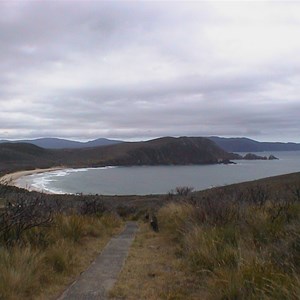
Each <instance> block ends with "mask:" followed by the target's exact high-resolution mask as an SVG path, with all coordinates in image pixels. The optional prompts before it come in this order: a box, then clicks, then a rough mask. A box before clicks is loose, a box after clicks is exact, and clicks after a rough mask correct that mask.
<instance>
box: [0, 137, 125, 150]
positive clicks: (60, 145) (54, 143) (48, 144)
mask: <svg viewBox="0 0 300 300" xmlns="http://www.w3.org/2000/svg"><path fill="white" fill-rule="evenodd" d="M0 143H29V144H33V145H35V146H38V147H41V148H45V149H75V148H91V147H100V146H108V145H115V144H119V143H122V141H118V140H109V139H105V138H99V139H96V140H92V141H88V142H78V141H71V140H65V139H58V138H41V139H34V140H16V141H8V140H0Z"/></svg>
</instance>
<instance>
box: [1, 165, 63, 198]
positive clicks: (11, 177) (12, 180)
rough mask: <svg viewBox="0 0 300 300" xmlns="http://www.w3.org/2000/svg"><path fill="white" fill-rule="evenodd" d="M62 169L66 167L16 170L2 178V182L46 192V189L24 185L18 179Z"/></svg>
mask: <svg viewBox="0 0 300 300" xmlns="http://www.w3.org/2000/svg"><path fill="white" fill-rule="evenodd" d="M62 169H65V168H64V167H53V168H48V169H34V170H28V171H18V172H14V173H9V174H6V175H4V176H2V177H1V178H0V184H4V185H11V186H16V187H19V188H24V189H27V190H29V191H33V190H35V191H38V192H44V191H40V190H37V189H35V188H33V187H32V186H27V185H26V186H25V185H22V184H20V183H19V182H18V180H19V179H20V178H21V177H24V176H29V175H33V174H39V173H45V172H52V171H57V170H62Z"/></svg>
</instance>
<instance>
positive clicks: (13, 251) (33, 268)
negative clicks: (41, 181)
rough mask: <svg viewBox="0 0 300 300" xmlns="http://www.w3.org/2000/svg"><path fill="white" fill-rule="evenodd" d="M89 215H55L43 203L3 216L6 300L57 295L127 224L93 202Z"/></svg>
mask: <svg viewBox="0 0 300 300" xmlns="http://www.w3.org/2000/svg"><path fill="white" fill-rule="evenodd" d="M85 208H86V211H85V213H84V214H78V213H76V214H75V213H71V212H70V211H69V212H68V213H67V214H65V213H62V212H57V211H52V210H51V208H50V207H47V205H45V203H42V202H41V201H40V200H39V199H33V200H31V201H27V202H20V201H17V202H14V203H11V202H9V203H6V205H5V207H4V208H2V209H1V211H0V299H33V298H38V297H39V295H41V294H43V296H45V295H46V294H55V293H58V292H59V291H60V290H61V287H63V286H64V285H66V284H69V283H71V282H72V280H74V276H76V275H78V274H79V273H80V272H81V271H83V270H84V269H85V268H87V266H88V265H89V263H90V261H91V260H92V259H93V258H94V257H95V255H96V254H97V253H99V252H100V251H101V249H102V248H103V247H104V246H105V244H106V243H107V241H108V240H109V239H110V237H111V236H112V235H113V234H114V233H116V232H117V231H118V230H119V229H120V227H121V224H122V221H121V219H120V218H119V217H118V216H117V215H116V214H114V213H107V212H103V211H102V210H101V209H98V210H97V208H99V207H97V206H96V205H94V204H93V203H92V204H91V203H89V205H87V206H86V207H85Z"/></svg>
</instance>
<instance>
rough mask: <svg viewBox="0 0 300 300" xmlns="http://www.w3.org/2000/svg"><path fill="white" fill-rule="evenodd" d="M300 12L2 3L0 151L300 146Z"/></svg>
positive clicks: (269, 7)
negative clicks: (231, 140) (78, 145)
mask: <svg viewBox="0 0 300 300" xmlns="http://www.w3.org/2000/svg"><path fill="white" fill-rule="evenodd" d="M299 37H300V2H298V3H297V2H290V3H289V2H287V1H283V2H252V3H248V2H244V1H242V2H223V1H222V2H212V1H208V2H186V1H184V2H173V1H167V2H153V1H152V2H141V1H131V2H126V1H110V2H101V1H83V0H82V1H26V0H23V1H11V0H9V1H3V0H1V1H0V139H19V138H37V137H54V136H55V137H62V138H71V139H76V140H88V139H94V138H98V137H107V138H118V139H127V140H128V139H148V138H153V137H159V136H166V135H171V136H182V135H188V136H209V135H218V136H228V137H229V136H246V137H249V138H254V139H257V140H260V141H294V142H300V38H299Z"/></svg>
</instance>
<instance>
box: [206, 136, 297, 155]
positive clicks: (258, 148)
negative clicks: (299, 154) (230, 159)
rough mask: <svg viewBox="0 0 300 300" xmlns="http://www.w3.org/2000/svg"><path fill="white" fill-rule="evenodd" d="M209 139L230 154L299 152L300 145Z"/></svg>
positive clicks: (239, 139)
mask: <svg viewBox="0 0 300 300" xmlns="http://www.w3.org/2000/svg"><path fill="white" fill-rule="evenodd" d="M209 139H210V140H211V141H213V142H215V143H216V144H217V145H218V146H219V147H221V148H222V149H224V150H225V151H228V152H263V151H297V150H300V143H280V142H258V141H255V140H251V139H248V138H223V137H217V136H212V137H209Z"/></svg>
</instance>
